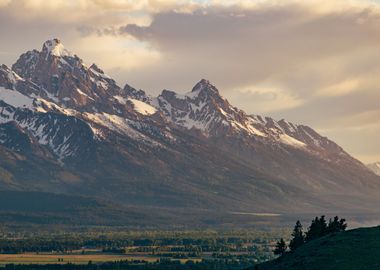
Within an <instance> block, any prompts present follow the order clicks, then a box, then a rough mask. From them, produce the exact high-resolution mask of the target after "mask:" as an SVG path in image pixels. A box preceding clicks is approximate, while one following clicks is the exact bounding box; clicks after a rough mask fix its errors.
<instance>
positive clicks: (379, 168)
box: [367, 162, 380, 175]
mask: <svg viewBox="0 0 380 270" xmlns="http://www.w3.org/2000/svg"><path fill="white" fill-rule="evenodd" d="M367 167H368V169H370V170H371V171H373V172H374V173H375V174H377V175H380V162H375V163H371V164H368V165H367Z"/></svg>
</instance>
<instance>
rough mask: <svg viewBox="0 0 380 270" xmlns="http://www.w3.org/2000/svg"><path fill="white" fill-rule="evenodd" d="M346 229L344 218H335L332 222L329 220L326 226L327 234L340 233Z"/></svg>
mask: <svg viewBox="0 0 380 270" xmlns="http://www.w3.org/2000/svg"><path fill="white" fill-rule="evenodd" d="M346 229H347V223H346V220H345V219H344V218H341V219H339V217H338V216H335V217H334V219H333V220H331V219H330V220H329V225H328V226H327V231H328V233H335V232H342V231H345V230H346Z"/></svg>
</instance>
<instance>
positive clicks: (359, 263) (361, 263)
mask: <svg viewBox="0 0 380 270" xmlns="http://www.w3.org/2000/svg"><path fill="white" fill-rule="evenodd" d="M379 255H380V227H374V228H362V229H355V230H350V231H346V232H341V233H337V234H333V235H327V236H325V237H322V238H320V239H316V240H313V241H311V242H309V243H307V244H305V245H303V246H302V247H300V248H299V249H297V250H296V251H295V252H294V253H289V254H286V255H284V256H283V257H281V258H279V259H277V260H274V261H271V262H267V263H264V264H261V265H259V266H258V267H256V268H255V269H259V270H277V269H287V270H298V269H300V270H301V269H302V270H314V269H315V270H317V269H324V270H329V269H334V270H339V269H342V270H350V269H352V270H361V269H363V270H371V269H379V266H380V259H379V258H380V257H379Z"/></svg>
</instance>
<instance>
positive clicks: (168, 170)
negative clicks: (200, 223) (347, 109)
mask: <svg viewBox="0 0 380 270" xmlns="http://www.w3.org/2000/svg"><path fill="white" fill-rule="evenodd" d="M189 90H190V91H189V92H187V93H185V94H179V93H176V92H174V91H171V90H163V91H162V92H161V94H160V95H158V96H151V95H149V94H147V93H145V92H144V91H143V90H140V89H136V88H134V87H132V86H130V85H128V84H127V85H125V86H124V87H123V88H122V87H120V86H119V85H118V84H117V83H116V82H115V80H113V79H112V78H111V77H110V76H108V75H106V74H105V73H104V71H103V70H102V69H100V68H99V67H98V66H97V65H96V64H92V65H90V66H88V65H86V64H85V63H84V62H83V60H81V58H79V57H78V56H77V55H75V54H74V53H72V52H70V51H69V50H67V49H66V48H65V47H64V46H63V44H62V43H61V41H60V40H58V39H52V40H48V41H46V42H45V43H44V44H43V46H42V49H41V50H31V51H28V52H26V53H24V54H22V55H21V56H20V57H19V59H18V60H17V61H16V63H15V64H13V65H12V67H7V66H5V65H2V66H1V67H0V189H1V190H5V191H13V192H45V193H51V194H64V195H70V196H85V197H94V198H101V199H102V200H103V199H104V200H108V201H112V203H113V204H117V205H120V207H134V209H140V208H141V209H146V208H149V209H157V211H160V210H159V209H166V210H168V211H178V213H179V215H181V214H183V215H185V213H189V212H191V211H201V212H202V211H206V212H207V213H210V212H211V213H216V212H217V213H226V214H231V213H241V214H249V213H256V214H259V215H260V214H262V213H276V214H294V213H320V212H324V211H325V212H326V211H328V212H350V213H354V212H361V213H363V212H366V213H367V212H368V213H372V212H374V211H375V210H376V206H377V205H379V203H380V198H379V196H378V193H379V191H380V177H379V176H377V175H375V174H374V173H373V172H372V171H371V170H370V169H369V168H368V167H366V166H365V165H364V164H362V163H361V162H360V161H358V160H357V159H355V158H353V157H352V156H350V155H349V154H348V153H347V152H346V151H344V150H343V149H342V148H341V147H340V146H339V145H337V144H336V143H334V142H333V141H331V140H329V139H328V138H326V137H324V136H322V135H320V134H318V133H317V132H316V131H315V130H313V129H312V128H310V127H308V126H305V125H298V124H294V123H289V122H287V121H286V120H280V121H277V120H274V119H272V118H270V117H263V116H260V115H249V114H247V113H245V112H244V111H243V110H240V109H239V108H236V107H234V106H233V105H231V104H230V103H229V102H228V100H226V99H224V98H223V97H222V96H221V95H220V93H219V90H218V89H217V88H216V87H215V86H214V85H213V84H212V83H211V82H209V81H208V80H205V79H202V80H200V81H199V82H198V83H196V84H195V86H194V87H193V88H192V89H189ZM153 212H154V211H153ZM210 220H211V221H210V222H212V217H210Z"/></svg>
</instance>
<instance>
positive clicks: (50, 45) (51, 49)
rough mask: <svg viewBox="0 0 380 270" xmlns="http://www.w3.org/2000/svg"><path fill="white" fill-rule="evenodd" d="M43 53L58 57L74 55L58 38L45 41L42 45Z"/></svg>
mask: <svg viewBox="0 0 380 270" xmlns="http://www.w3.org/2000/svg"><path fill="white" fill-rule="evenodd" d="M42 52H43V53H45V54H48V55H49V54H50V55H54V56H57V57H63V56H73V54H72V53H71V52H70V51H68V50H67V49H66V48H65V47H64V46H63V44H62V43H61V41H60V40H59V39H58V38H54V39H50V40H47V41H45V42H44V44H43V45H42Z"/></svg>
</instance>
